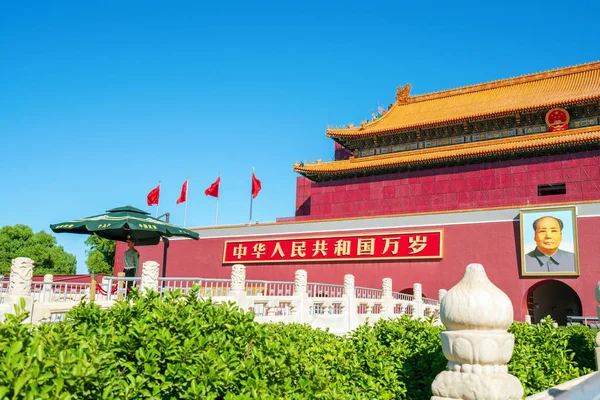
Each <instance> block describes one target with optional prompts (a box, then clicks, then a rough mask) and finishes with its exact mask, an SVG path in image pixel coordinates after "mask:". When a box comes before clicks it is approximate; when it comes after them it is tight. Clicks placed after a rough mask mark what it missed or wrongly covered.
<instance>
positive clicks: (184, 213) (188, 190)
mask: <svg viewBox="0 0 600 400" xmlns="http://www.w3.org/2000/svg"><path fill="white" fill-rule="evenodd" d="M185 182H186V183H185V208H184V209H183V227H184V228H185V220H186V219H187V203H188V194H189V192H190V177H189V176H188V177H187V179H186V181H185Z"/></svg>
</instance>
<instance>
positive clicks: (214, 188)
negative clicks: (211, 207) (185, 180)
mask: <svg viewBox="0 0 600 400" xmlns="http://www.w3.org/2000/svg"><path fill="white" fill-rule="evenodd" d="M220 183H221V177H220V176H219V177H218V178H217V180H216V181H214V182H213V184H212V185H210V187H209V188H208V189H206V190H205V191H204V194H205V195H207V196H212V197H217V198H218V197H219V184H220Z"/></svg>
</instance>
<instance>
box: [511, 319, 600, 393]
mask: <svg viewBox="0 0 600 400" xmlns="http://www.w3.org/2000/svg"><path fill="white" fill-rule="evenodd" d="M553 323H554V321H553V320H552V318H550V316H548V317H546V318H545V321H544V322H542V323H539V324H536V325H529V324H525V323H521V322H515V323H513V325H512V326H511V328H510V329H509V332H510V333H512V334H514V335H515V349H514V352H513V357H512V359H511V361H510V363H509V365H508V369H509V372H510V373H511V374H513V375H515V376H516V377H517V378H519V380H520V381H521V384H522V385H523V387H524V388H525V395H526V396H527V395H531V394H534V393H538V392H542V391H544V390H546V389H548V388H550V387H552V386H555V385H558V384H560V383H562V382H566V381H569V380H571V379H575V378H577V377H579V376H582V375H585V374H588V373H590V372H592V370H591V369H590V368H589V367H590V366H591V365H593V362H594V350H593V349H594V347H592V346H590V344H589V342H588V341H587V337H588V334H591V332H594V331H592V330H591V329H590V328H587V327H557V328H555V327H553V326H552V324H553ZM573 328H575V329H573ZM582 328H584V329H587V330H588V331H590V332H589V333H586V334H583V333H582V331H583V330H582ZM576 351H577V353H576Z"/></svg>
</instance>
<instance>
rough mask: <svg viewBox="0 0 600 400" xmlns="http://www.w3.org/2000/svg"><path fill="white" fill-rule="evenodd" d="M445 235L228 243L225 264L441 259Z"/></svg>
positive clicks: (438, 231) (340, 237)
mask: <svg viewBox="0 0 600 400" xmlns="http://www.w3.org/2000/svg"><path fill="white" fill-rule="evenodd" d="M442 236H443V231H441V230H435V231H419V232H397V233H386V234H363V235H352V236H342V235H340V236H323V237H307V238H302V237H299V238H285V239H264V240H246V241H227V242H225V248H224V250H223V253H224V254H223V264H234V263H277V262H307V261H344V260H397V259H427V258H442Z"/></svg>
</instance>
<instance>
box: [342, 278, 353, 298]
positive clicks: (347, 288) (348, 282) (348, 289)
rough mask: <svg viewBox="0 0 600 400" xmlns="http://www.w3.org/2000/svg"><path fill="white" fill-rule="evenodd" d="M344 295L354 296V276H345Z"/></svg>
mask: <svg viewBox="0 0 600 400" xmlns="http://www.w3.org/2000/svg"><path fill="white" fill-rule="evenodd" d="M344 294H345V295H347V296H354V275H351V274H347V275H344Z"/></svg>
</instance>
